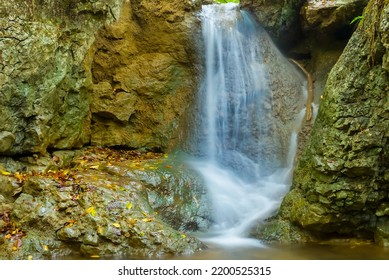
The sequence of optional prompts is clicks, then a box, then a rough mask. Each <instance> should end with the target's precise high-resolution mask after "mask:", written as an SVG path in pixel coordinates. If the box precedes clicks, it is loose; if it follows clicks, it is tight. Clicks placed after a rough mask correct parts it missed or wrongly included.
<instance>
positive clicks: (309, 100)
mask: <svg viewBox="0 0 389 280" xmlns="http://www.w3.org/2000/svg"><path fill="white" fill-rule="evenodd" d="M289 61H290V62H292V63H293V64H295V65H296V66H297V67H298V68H299V69H300V70H301V71H302V72H303V73H304V74H305V76H306V77H307V81H308V89H307V90H308V98H307V104H306V107H307V111H306V113H305V119H306V120H307V121H310V120H311V119H312V100H313V81H312V75H311V73H309V72H308V71H307V70H306V69H305V68H304V67H303V66H302V65H301V64H300V63H299V62H297V61H296V60H294V59H292V58H289Z"/></svg>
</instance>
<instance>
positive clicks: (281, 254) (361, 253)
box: [164, 244, 389, 260]
mask: <svg viewBox="0 0 389 280" xmlns="http://www.w3.org/2000/svg"><path fill="white" fill-rule="evenodd" d="M209 246H212V245H209ZM164 259H173V260H180V259H181V260H389V249H384V248H381V247H378V246H376V245H370V244H369V245H349V244H347V245H304V246H282V247H277V246H273V247H264V248H220V247H219V248H218V247H209V249H207V250H204V251H201V252H198V253H195V254H193V255H187V256H175V257H167V258H164Z"/></svg>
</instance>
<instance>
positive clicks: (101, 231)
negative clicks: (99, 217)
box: [97, 226, 103, 234]
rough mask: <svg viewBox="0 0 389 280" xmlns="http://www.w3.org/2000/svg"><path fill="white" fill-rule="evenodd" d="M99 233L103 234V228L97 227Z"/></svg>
mask: <svg viewBox="0 0 389 280" xmlns="http://www.w3.org/2000/svg"><path fill="white" fill-rule="evenodd" d="M97 233H98V234H102V233H103V229H102V228H101V226H98V227H97Z"/></svg>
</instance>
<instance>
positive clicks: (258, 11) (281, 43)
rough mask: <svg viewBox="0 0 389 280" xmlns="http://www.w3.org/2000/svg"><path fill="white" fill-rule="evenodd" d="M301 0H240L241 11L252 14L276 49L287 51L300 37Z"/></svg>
mask: <svg viewBox="0 0 389 280" xmlns="http://www.w3.org/2000/svg"><path fill="white" fill-rule="evenodd" d="M303 3H304V1H303V0H292V1H284V0H276V1H274V0H242V1H240V5H241V7H242V8H243V9H247V10H249V11H251V12H253V13H254V14H255V15H256V17H257V19H258V21H259V23H260V24H261V25H262V26H263V27H264V28H265V29H266V31H267V32H269V34H270V36H271V37H272V39H273V40H274V41H275V42H276V43H277V45H278V47H280V48H282V49H288V48H290V47H291V46H293V44H295V43H296V42H297V41H298V39H299V38H300V36H301V29H300V25H299V22H300V18H299V17H300V8H301V6H302V5H303Z"/></svg>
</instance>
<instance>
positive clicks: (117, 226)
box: [112, 223, 120, 228]
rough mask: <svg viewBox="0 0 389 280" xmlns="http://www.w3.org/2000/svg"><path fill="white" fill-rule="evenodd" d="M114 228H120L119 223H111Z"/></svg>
mask: <svg viewBox="0 0 389 280" xmlns="http://www.w3.org/2000/svg"><path fill="white" fill-rule="evenodd" d="M112 225H113V226H114V227H115V228H120V224H119V223H113V224H112Z"/></svg>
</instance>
